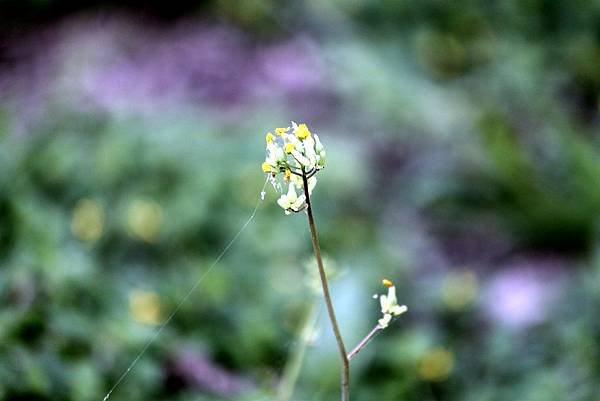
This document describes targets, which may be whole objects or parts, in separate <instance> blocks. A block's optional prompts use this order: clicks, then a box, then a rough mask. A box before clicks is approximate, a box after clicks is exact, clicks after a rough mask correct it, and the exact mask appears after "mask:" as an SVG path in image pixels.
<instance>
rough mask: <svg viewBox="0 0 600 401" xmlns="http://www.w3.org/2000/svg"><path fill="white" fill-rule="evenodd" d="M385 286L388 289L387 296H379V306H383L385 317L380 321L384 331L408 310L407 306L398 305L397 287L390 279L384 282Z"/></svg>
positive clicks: (382, 310)
mask: <svg viewBox="0 0 600 401" xmlns="http://www.w3.org/2000/svg"><path fill="white" fill-rule="evenodd" d="M383 285H385V286H386V287H387V288H388V293H387V295H380V296H379V304H380V305H381V313H382V314H383V316H382V317H381V319H379V326H380V327H381V328H382V329H385V328H386V327H388V325H389V324H390V322H391V321H392V318H394V317H396V316H400V315H401V314H403V313H404V312H406V311H407V310H408V308H407V307H406V305H398V299H397V298H396V287H395V286H394V283H392V282H391V281H390V280H388V279H384V280H383Z"/></svg>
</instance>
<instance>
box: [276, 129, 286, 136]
mask: <svg viewBox="0 0 600 401" xmlns="http://www.w3.org/2000/svg"><path fill="white" fill-rule="evenodd" d="M288 130H289V128H275V133H276V134H277V135H279V136H281V137H282V136H284V135H285V133H286V132H288Z"/></svg>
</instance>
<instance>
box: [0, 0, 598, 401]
mask: <svg viewBox="0 0 600 401" xmlns="http://www.w3.org/2000/svg"><path fill="white" fill-rule="evenodd" d="M7 3H8V2H0V7H7V10H8V9H9V8H10V10H11V13H14V14H13V15H21V16H22V17H23V21H26V20H27V19H28V18H26V17H27V16H28V15H30V12H31V10H51V9H56V10H59V11H57V12H56V13H57V15H62V14H63V13H66V11H64V10H65V9H69V7H66V6H65V3H64V2H62V1H45V2H41V3H40V2H24V3H23V4H22V5H21V6H20V7H23V8H19V7H16V8H15V7H14V6H11V7H9V6H8V5H7ZM88 4H90V5H94V6H98V4H96V3H94V2H87V3H85V4H84V5H85V6H86V7H87V5H88ZM171 6H172V8H171V11H172V13H170V14H168V17H169V18H173V16H182V15H185V16H187V17H189V18H191V19H193V18H195V17H197V16H200V17H206V16H209V17H210V18H216V19H220V20H223V21H226V22H227V23H228V24H231V25H234V26H235V27H236V28H237V29H239V30H240V31H241V32H244V35H245V37H246V38H247V40H248V41H249V42H251V43H252V44H253V45H256V46H261V45H264V44H265V42H273V41H275V42H277V41H278V40H282V41H283V40H286V39H288V38H294V37H295V36H296V35H300V36H302V35H306V36H307V37H309V38H312V39H311V40H312V42H311V43H312V46H314V48H315V49H316V52H317V53H318V54H319V56H320V57H321V61H322V62H323V64H324V65H325V70H326V71H325V73H326V76H327V78H328V79H327V82H326V86H327V88H326V89H327V90H329V92H326V93H325V95H323V97H325V98H326V100H328V101H329V102H328V103H327V102H326V104H327V107H323V109H324V110H325V111H323V110H319V112H320V113H317V112H315V111H314V110H313V111H310V110H311V109H310V107H308V106H310V105H311V104H312V102H316V100H315V99H317V96H316V95H315V97H314V98H313V97H310V96H307V94H302V96H299V97H300V98H301V99H297V98H295V97H294V99H293V100H292V101H289V102H286V101H285V99H284V100H283V101H282V100H281V99H277V98H276V99H275V100H273V99H270V100H266V101H265V102H264V104H258V105H256V104H242V105H241V106H239V105H238V106H239V107H238V108H233V109H226V110H223V109H222V108H221V107H220V106H218V105H217V106H215V104H201V105H200V106H197V107H196V108H193V109H190V108H188V106H187V105H177V106H176V107H173V108H165V109H164V110H161V111H160V112H157V113H150V115H148V114H144V113H131V114H127V113H118V112H114V111H106V110H104V111H98V110H92V109H91V108H89V109H88V108H83V109H82V108H80V107H77V106H80V105H77V104H73V103H76V102H69V100H70V99H69V96H68V92H67V95H65V92H60V91H59V90H57V92H53V93H52V94H51V95H50V96H48V98H44V100H43V102H44V103H43V112H42V113H41V117H39V118H37V119H36V118H31V120H28V119H26V120H27V121H26V124H25V126H26V129H25V130H23V129H22V123H23V122H22V121H21V120H20V118H21V117H20V116H19V113H18V112H20V111H21V110H15V109H14V104H13V103H12V102H13V100H14V99H12V98H11V97H10V96H9V95H10V94H9V93H8V92H5V93H7V94H6V95H5V96H3V98H2V102H1V103H0V269H1V270H0V305H2V306H1V307H0V399H6V400H82V401H85V400H100V399H101V398H102V396H103V395H104V394H105V393H106V391H108V389H110V388H111V386H112V385H113V384H114V383H115V382H117V380H119V377H120V375H121V374H122V373H123V372H125V370H126V369H127V367H128V365H129V364H130V363H131V362H132V360H133V359H134V358H135V356H136V355H137V354H138V352H139V351H140V350H141V349H142V348H143V346H144V344H146V342H147V341H148V340H149V339H150V338H152V336H153V335H154V333H155V331H156V329H157V327H159V326H158V325H159V324H160V322H162V321H164V319H165V318H167V317H168V316H169V315H170V313H171V312H172V311H173V310H174V309H175V308H177V307H178V303H179V302H180V301H181V300H182V299H183V297H184V296H186V294H187V292H188V291H189V289H190V288H191V286H192V285H193V284H194V283H195V282H196V281H197V280H198V279H199V277H201V276H202V274H203V272H205V271H206V270H207V268H208V267H209V266H210V265H211V264H212V262H213V261H214V260H215V258H216V257H217V255H218V254H219V253H220V252H221V250H222V249H223V248H224V247H225V246H226V245H227V244H228V242H229V240H230V239H231V237H232V236H233V235H234V234H235V233H236V232H237V230H238V229H239V227H240V226H241V225H242V224H243V223H244V221H245V219H246V218H247V217H248V216H249V214H250V213H251V211H252V209H253V207H254V205H255V202H256V201H258V198H259V192H260V188H261V185H262V183H263V178H264V177H263V176H262V175H261V173H260V168H259V164H260V162H261V161H262V159H263V151H264V145H263V135H264V132H265V131H266V130H268V129H272V128H273V127H274V126H278V125H281V124H283V123H284V122H285V121H287V120H289V119H290V118H296V116H298V118H300V119H302V120H308V119H309V118H310V117H314V121H307V122H308V123H309V125H310V126H311V128H312V129H313V130H315V131H317V132H319V134H320V136H321V138H322V140H323V142H324V143H325V146H326V147H327V149H328V155H329V157H330V161H329V165H328V168H327V169H326V170H325V171H324V172H323V173H322V178H320V180H321V181H320V183H319V186H318V187H317V189H316V190H315V199H314V202H315V208H316V213H317V216H316V218H317V224H318V226H319V232H320V236H321V241H322V246H323V248H324V251H325V252H326V253H327V254H328V256H329V258H330V260H331V261H333V263H332V264H335V265H336V268H337V270H338V271H339V272H341V273H342V274H340V276H339V277H338V278H336V280H335V281H334V283H333V289H334V300H335V304H336V306H337V307H338V310H339V312H338V313H339V318H340V321H341V325H342V329H343V331H344V334H345V336H346V341H347V342H348V343H349V344H351V345H352V344H354V343H356V342H358V341H359V340H360V339H361V337H362V335H364V334H366V333H367V332H368V330H369V329H370V328H371V325H372V324H374V323H375V322H376V319H377V317H378V310H377V303H376V302H375V301H372V300H370V295H371V294H372V293H374V292H380V291H381V289H380V288H379V286H378V283H379V281H380V279H381V278H382V277H389V278H392V279H393V280H394V281H395V282H397V283H398V294H399V300H400V302H401V303H406V304H407V305H408V306H409V313H408V314H407V315H406V316H405V317H404V316H403V317H402V319H400V321H399V322H398V323H397V324H394V325H392V327H391V328H390V329H388V330H386V332H384V333H383V334H381V335H379V336H378V337H377V338H376V339H375V341H373V343H371V344H370V345H369V347H368V348H367V349H365V350H364V351H363V352H362V353H361V355H360V357H357V358H356V360H355V361H353V366H352V393H353V399H355V400H365V401H368V400H384V401H394V400H426V399H427V400H435V399H440V400H465V401H496V400H498V401H500V400H527V401H535V400H545V401H546V400H560V401H566V400H592V399H594V397H597V387H598V386H597V384H598V382H599V381H600V364H599V363H598V361H600V325H599V324H598V319H597V311H598V308H599V307H600V286H599V284H598V283H600V257H599V256H598V255H599V249H600V248H599V237H598V234H599V231H598V230H599V219H600V217H599V216H600V214H599V213H598V212H599V211H600V151H599V149H600V148H599V145H600V136H599V134H598V132H600V130H599V125H600V116H599V114H600V111H599V110H600V109H599V107H600V106H599V105H600V68H598V66H599V65H600V24H599V22H598V21H600V3H599V2H598V1H571V2H567V1H550V0H512V1H505V2H495V3H493V4H492V3H490V2H485V1H478V0H472V1H466V2H461V3H460V4H457V3H456V2H451V1H443V0H427V1H421V2H403V1H391V0H386V1H381V0H379V1H374V0H364V1H360V2H356V1H350V0H336V1H332V2H319V1H305V2H300V3H295V4H293V5H288V2H283V1H265V2H260V1H251V2H243V4H242V5H239V4H238V3H237V2H233V1H212V2H202V4H195V3H194V4H189V3H185V4H184V3H174V4H172V5H171V4H170V3H169V4H168V5H167V4H166V3H165V4H161V6H160V7H155V5H154V3H152V4H150V5H149V6H148V7H147V9H146V11H148V12H149V13H152V12H154V13H156V18H160V17H161V16H162V17H163V18H164V14H161V13H162V10H163V9H164V8H166V9H169V8H170V7H171ZM82 7H83V5H82ZM6 15H8V14H6ZM36 23H39V21H36ZM23 24H25V25H26V22H23ZM6 58H7V59H10V57H9V56H6ZM9 61H10V60H9ZM8 64H10V63H8ZM65 64H67V65H73V64H74V61H72V60H66V61H65ZM66 81H68V79H67V80H66ZM323 85H324V86H325V83H323ZM57 86H59V85H57ZM327 96H329V97H331V99H329V97H327ZM292 97H293V96H292ZM317 100H318V99H317ZM282 104H283V105H282ZM306 110H309V111H306ZM311 113H312V114H311ZM24 114H25V115H27V114H26V113H25V112H24ZM267 192H268V194H267V197H266V199H265V202H264V203H263V204H262V205H261V207H260V209H259V211H258V214H257V217H256V219H255V220H254V221H253V222H252V223H251V224H250V225H249V226H248V229H247V230H246V231H245V232H244V233H243V235H242V236H241V237H240V238H239V241H237V242H236V243H235V245H234V246H233V247H232V248H231V250H230V251H229V252H228V253H227V255H226V256H225V257H224V258H223V260H222V261H221V262H220V263H219V264H218V265H217V266H216V268H215V269H214V270H213V271H211V272H210V274H208V275H206V277H205V279H204V280H203V281H202V283H201V285H200V286H199V288H198V290H197V291H194V292H193V293H192V294H191V296H190V297H189V298H188V299H187V300H186V301H185V302H184V303H183V304H182V305H181V308H180V309H179V310H178V312H177V314H175V315H174V317H173V320H172V321H171V322H170V324H169V325H168V326H167V327H166V328H165V330H164V331H163V332H162V333H161V335H160V336H159V337H158V339H157V341H155V342H154V343H153V344H152V345H151V346H150V347H149V349H148V352H147V353H145V354H144V355H143V356H142V357H141V358H140V360H139V363H137V365H136V366H135V368H134V369H132V370H131V373H130V374H129V375H128V376H127V377H126V378H125V380H124V381H123V382H122V383H121V384H120V386H119V387H118V388H117V390H116V391H115V392H114V394H113V395H112V396H111V400H138V399H139V400H141V399H143V400H163V399H164V400H167V399H168V400H195V401H199V400H217V399H234V400H267V399H273V397H274V394H275V393H276V387H277V383H278V380H279V378H280V376H281V373H282V372H283V370H284V369H285V366H286V363H287V361H288V360H289V355H290V353H292V351H293V349H294V347H295V346H296V345H297V341H298V340H297V338H298V337H297V336H298V332H299V331H300V330H301V328H302V327H300V325H301V322H303V321H304V316H305V314H306V313H307V311H308V310H309V309H310V308H311V304H312V303H313V302H315V301H314V298H313V296H312V295H311V292H310V289H309V288H307V285H306V283H305V281H306V279H307V278H306V274H305V271H304V267H303V266H304V265H305V264H306V263H307V260H310V259H309V258H310V241H309V238H308V234H307V231H306V222H305V221H304V219H303V217H304V216H302V215H297V216H292V217H286V216H284V215H283V213H282V212H281V210H279V208H278V207H277V206H276V205H275V204H274V200H275V197H276V194H274V193H273V191H272V190H269V191H267ZM464 239H467V240H468V241H467V242H468V243H467V244H465V243H464V242H465V241H463V240H464ZM472 243H474V244H475V245H474V246H471V245H469V244H472ZM522 255H526V256H525V258H526V260H527V263H529V264H530V265H532V266H534V267H535V268H538V269H539V270H544V269H545V270H547V271H548V272H549V274H553V273H555V271H554V269H553V268H547V267H545V265H544V263H542V261H543V260H546V259H545V258H548V257H550V258H555V259H556V260H558V261H559V264H560V266H559V267H560V268H559V269H558V270H559V274H558V276H559V279H558V284H557V287H551V288H552V292H553V294H552V300H551V301H548V305H550V306H549V310H545V312H544V313H546V314H547V315H546V316H545V317H543V316H542V314H543V313H542V311H540V312H539V314H540V319H539V320H535V322H533V323H530V324H528V325H526V327H517V328H515V327H511V326H505V325H503V324H501V323H498V322H497V321H496V320H498V319H497V318H494V317H493V316H492V314H491V312H490V311H489V310H488V309H489V305H487V304H486V302H488V303H489V300H487V299H488V298H489V295H488V294H489V293H490V292H489V291H490V290H489V288H490V287H491V285H492V284H491V283H492V282H493V281H494V279H495V278H496V277H497V276H496V271H497V270H502V269H503V268H505V267H506V265H507V264H510V263H509V262H511V261H513V260H514V259H518V258H519V257H521V256H522ZM540 266H541V267H540ZM456 271H458V272H462V271H466V272H467V273H464V274H463V273H458V275H457V274H456ZM543 277H545V276H543ZM518 284H521V282H520V281H519V283H518ZM534 295H535V294H534ZM534 295H532V297H533V296H534ZM486 300H487V301H486ZM525 301H527V300H525ZM525 301H524V302H525ZM494 302H495V300H494ZM494 302H492V305H493V303H494ZM498 302H500V300H498ZM525 303H527V302H525ZM514 312H515V314H517V312H518V311H514ZM510 313H511V311H508V312H507V314H510ZM508 318H510V316H508ZM500 320H502V319H500ZM315 330H316V331H317V336H316V338H315V342H314V343H311V344H310V346H309V347H308V350H307V353H306V358H305V362H304V364H303V367H302V369H301V372H300V377H299V380H298V384H297V386H296V389H295V396H294V398H293V399H294V400H311V401H312V400H330V399H335V398H336V394H337V391H338V366H337V363H338V362H337V359H336V352H335V348H334V346H333V340H332V338H331V336H330V335H329V326H328V325H327V321H326V320H325V319H324V318H323V316H322V315H321V316H320V318H319V319H318V322H317V323H316V327H315ZM182 355H184V356H185V355H191V356H192V359H193V363H192V364H191V366H192V368H189V367H188V368H187V370H186V369H184V368H182V367H181V366H180V365H181V364H182V363H183V362H182V360H184V359H185V358H184V357H183V356H182ZM194 358H195V359H194ZM207 361H208V362H207ZM203 363H204V364H203ZM206 364H207V365H208V367H207V366H206ZM185 366H187V365H185ZM194 367H195V368H194ZM211 369H213V370H211ZM194 372H196V373H197V372H204V374H205V376H206V377H208V380H209V382H210V381H211V378H212V381H213V382H219V380H217V379H215V378H214V377H219V378H221V379H220V380H222V382H223V383H226V384H227V385H224V386H225V387H224V388H223V387H221V388H219V387H217V388H216V389H215V388H212V389H211V387H210V386H209V385H208V384H207V383H205V382H202V380H200V381H198V380H197V379H194V377H193V373H194ZM207 372H208V373H207ZM190 375H192V376H190ZM219 375H223V376H219ZM205 380H206V378H205ZM209 384H210V383H209ZM227 386H229V387H227ZM231 389H238V390H237V391H234V390H231ZM239 389H242V390H239Z"/></svg>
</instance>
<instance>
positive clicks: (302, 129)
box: [296, 124, 310, 139]
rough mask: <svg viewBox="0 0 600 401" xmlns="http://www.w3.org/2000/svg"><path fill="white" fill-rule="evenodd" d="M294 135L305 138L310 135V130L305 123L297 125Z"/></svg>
mask: <svg viewBox="0 0 600 401" xmlns="http://www.w3.org/2000/svg"><path fill="white" fill-rule="evenodd" d="M296 136H297V137H298V138H300V139H306V138H308V137H309V136H310V131H309V130H308V127H307V126H306V124H300V125H298V128H296Z"/></svg>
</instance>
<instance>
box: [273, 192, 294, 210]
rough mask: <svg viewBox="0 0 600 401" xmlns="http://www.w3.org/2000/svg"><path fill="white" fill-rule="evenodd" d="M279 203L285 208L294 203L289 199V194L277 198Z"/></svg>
mask: <svg viewBox="0 0 600 401" xmlns="http://www.w3.org/2000/svg"><path fill="white" fill-rule="evenodd" d="M277 204H278V205H279V206H281V207H282V208H284V209H289V208H290V206H291V205H292V204H291V202H290V201H289V199H288V197H287V195H281V197H280V198H279V199H277Z"/></svg>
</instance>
